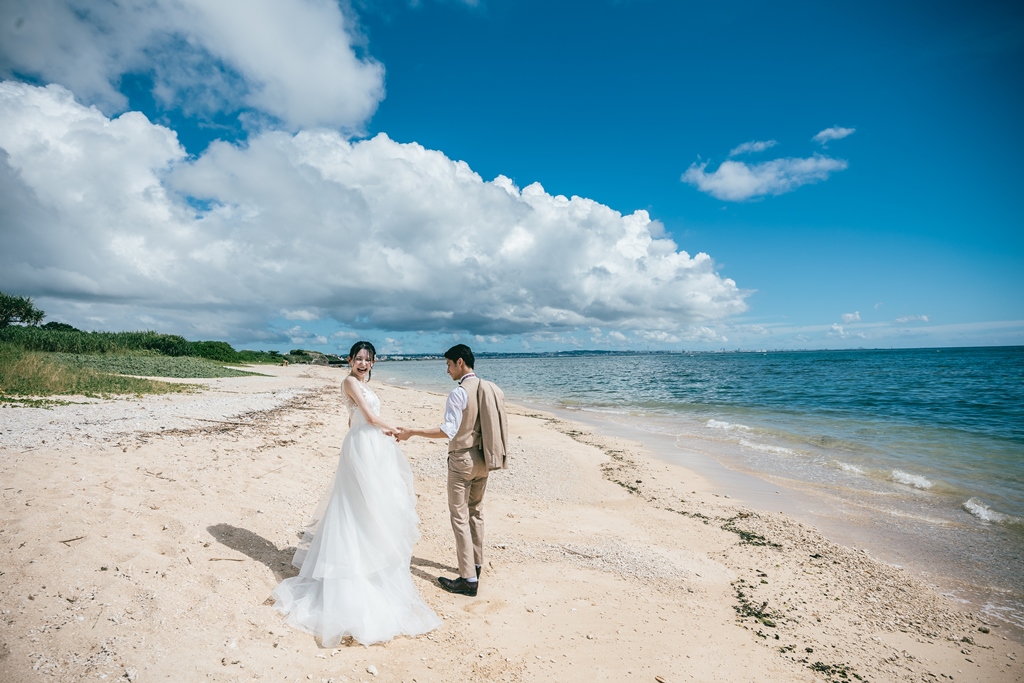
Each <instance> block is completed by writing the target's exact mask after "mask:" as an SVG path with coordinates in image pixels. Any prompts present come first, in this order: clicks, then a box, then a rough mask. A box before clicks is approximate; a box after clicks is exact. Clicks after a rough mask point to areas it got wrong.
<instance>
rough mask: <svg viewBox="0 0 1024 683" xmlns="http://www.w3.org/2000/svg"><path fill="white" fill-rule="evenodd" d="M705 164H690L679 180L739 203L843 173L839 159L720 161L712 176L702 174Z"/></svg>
mask: <svg viewBox="0 0 1024 683" xmlns="http://www.w3.org/2000/svg"><path fill="white" fill-rule="evenodd" d="M707 166H708V162H703V163H700V164H696V163H695V164H692V165H691V166H690V167H689V168H688V169H686V172H685V173H683V176H682V178H681V180H682V181H683V182H684V183H688V184H690V185H693V186H694V187H696V188H697V189H698V190H700V191H701V192H704V193H706V194H709V195H711V196H712V197H715V198H716V199H722V200H725V201H731V202H741V201H745V200H748V199H756V198H758V197H764V196H767V195H780V194H785V193H787V192H792V191H793V190H795V189H797V188H798V187H801V186H803V185H807V184H809V183H816V182H819V181H822V180H825V179H827V178H828V177H829V175H830V174H832V173H834V172H836V171H842V170H844V169H846V167H847V163H846V161H844V160H842V159H833V158H831V157H826V156H822V155H820V154H815V155H814V156H812V157H809V158H806V159H794V158H786V159H774V160H772V161H764V162H761V163H759V164H745V163H743V162H742V161H732V160H729V161H723V162H722V164H721V165H720V166H719V167H718V168H717V169H716V170H715V171H714V172H713V173H708V172H707V171H706V169H707Z"/></svg>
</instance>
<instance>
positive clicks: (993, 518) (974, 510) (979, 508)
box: [964, 498, 1024, 524]
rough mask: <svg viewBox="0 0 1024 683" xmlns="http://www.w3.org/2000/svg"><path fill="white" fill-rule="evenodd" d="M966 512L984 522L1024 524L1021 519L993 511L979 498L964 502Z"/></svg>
mask: <svg viewBox="0 0 1024 683" xmlns="http://www.w3.org/2000/svg"><path fill="white" fill-rule="evenodd" d="M964 510H967V511H968V512H970V513H971V514H972V515H974V516H975V517H977V518H978V519H980V520H981V521H983V522H995V523H997V524H1013V523H1016V524H1020V523H1021V522H1024V520H1022V519H1020V518H1019V517H1014V516H1013V515H1007V514H1004V513H1002V512H999V511H998V510H993V509H992V508H990V507H989V506H988V505H986V504H985V503H984V502H982V501H980V500H978V499H977V498H968V499H967V500H966V501H965V502H964Z"/></svg>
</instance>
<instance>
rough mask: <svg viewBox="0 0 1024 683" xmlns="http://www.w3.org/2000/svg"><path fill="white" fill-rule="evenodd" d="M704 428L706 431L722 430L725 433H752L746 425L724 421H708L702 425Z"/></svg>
mask: <svg viewBox="0 0 1024 683" xmlns="http://www.w3.org/2000/svg"><path fill="white" fill-rule="evenodd" d="M704 426H705V427H707V428H708V429H724V430H725V431H727V432H728V431H732V430H734V429H735V430H737V431H740V432H749V431H752V430H751V429H750V427H748V426H747V425H741V424H733V423H732V422H725V421H724V420H708V421H707V422H705V423H704Z"/></svg>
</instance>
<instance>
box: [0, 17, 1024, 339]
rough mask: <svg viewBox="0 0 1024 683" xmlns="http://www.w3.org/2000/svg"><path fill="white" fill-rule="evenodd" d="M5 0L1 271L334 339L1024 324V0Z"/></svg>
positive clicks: (73, 316) (105, 323)
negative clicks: (1022, 4)
mask: <svg viewBox="0 0 1024 683" xmlns="http://www.w3.org/2000/svg"><path fill="white" fill-rule="evenodd" d="M80 10H81V8H80V7H79V3H78V2H76V1H75V0H37V1H35V2H27V1H15V2H9V3H4V5H3V6H2V7H0V78H2V79H3V82H2V83H0V149H2V153H0V230H2V234H3V238H4V249H3V250H2V252H0V290H2V291H4V292H7V293H10V294H16V295H28V296H32V297H33V298H34V299H35V301H36V302H37V304H38V305H39V306H40V307H41V308H43V309H44V310H45V311H46V312H47V314H48V319H51V320H58V321H61V322H67V323H70V324H72V325H75V326H77V327H80V328H83V329H108V330H122V329H156V330H158V331H161V332H169V333H175V334H181V335H183V336H186V337H188V338H190V339H218V340H224V341H228V342H229V343H231V344H232V345H234V346H235V347H236V348H263V349H276V350H280V351H287V350H289V349H292V348H307V349H312V350H318V351H322V352H330V353H337V352H341V353H344V352H345V351H347V349H348V346H349V345H350V344H351V343H352V341H353V340H355V339H357V338H366V339H371V340H373V341H374V343H375V344H376V345H377V348H378V350H379V351H380V352H382V353H431V352H436V351H437V350H439V349H440V350H443V349H444V348H447V346H450V345H451V344H453V343H456V342H466V343H469V344H470V345H472V346H473V347H474V349H478V350H480V351H494V352H518V351H553V350H572V349H595V350H602V349H606V350H616V349H633V350H646V349H648V348H650V349H652V350H680V349H686V350H693V351H699V350H709V351H711V350H718V349H722V348H725V349H728V350H736V349H741V350H756V349H824V348H833V349H838V348H858V347H864V348H889V347H897V348H909V347H932V346H935V347H943V346H986V345H1017V344H1024V303H1022V299H1024V297H1022V296H1021V294H1022V292H1024V202H1022V201H1021V199H1020V197H1019V195H1020V191H1019V189H1018V186H1019V185H1020V180H1021V172H1020V170H1019V163H1018V159H1019V158H1020V157H1021V156H1022V153H1024V131H1022V130H1021V126H1020V124H1019V122H1020V121H1021V120H1022V119H1024V90H1022V89H1021V87H1020V83H1019V81H1020V74H1021V73H1024V9H1021V8H1019V7H1015V6H1012V5H1010V4H1007V3H1002V2H994V1H987V2H979V3H972V4H970V5H965V4H963V3H954V2H937V3H927V4H926V3H920V2H917V3H914V2H906V3H881V2H862V3H838V4H837V3H832V4H829V5H821V4H820V3H811V2H783V3H767V2H753V1H745V2H737V3H730V4H729V5H728V6H705V5H701V4H696V3H679V2H670V1H668V0H603V1H602V0H599V1H598V2H564V3H541V2H537V1H536V0H520V1H516V2H513V1H512V0H461V1H460V0H419V1H417V2H409V1H407V0H381V1H379V2H374V1H371V0H357V1H356V2H352V3H348V2H345V3H337V2H334V1H333V0H277V1H271V0H257V1H255V2H253V1H250V2H242V1H241V0H230V1H228V0H225V1H223V2H218V3H203V2H200V1H199V0H183V1H176V2H170V1H167V2H163V1H158V2H149V1H146V2H143V1H142V0H128V1H127V2H125V3H120V4H119V5H117V6H115V5H113V4H107V3H96V4H93V5H91V6H90V7H89V11H88V12H85V11H80Z"/></svg>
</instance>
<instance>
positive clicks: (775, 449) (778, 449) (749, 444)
mask: <svg viewBox="0 0 1024 683" xmlns="http://www.w3.org/2000/svg"><path fill="white" fill-rule="evenodd" d="M740 445H741V446H744V447H745V448H749V449H751V450H754V451H761V452H762V453H779V454H780V455H793V454H794V451H792V450H790V449H788V448H783V447H782V446H769V445H768V444H766V443H754V442H753V441H747V440H746V439H740Z"/></svg>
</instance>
